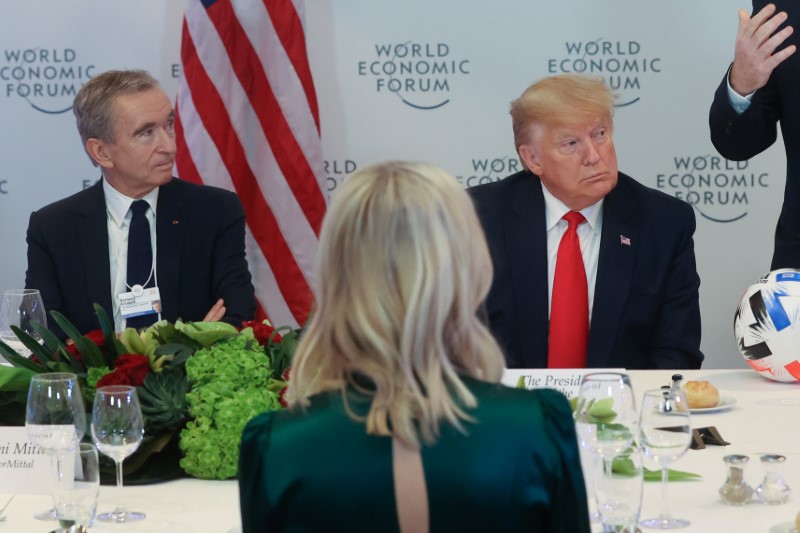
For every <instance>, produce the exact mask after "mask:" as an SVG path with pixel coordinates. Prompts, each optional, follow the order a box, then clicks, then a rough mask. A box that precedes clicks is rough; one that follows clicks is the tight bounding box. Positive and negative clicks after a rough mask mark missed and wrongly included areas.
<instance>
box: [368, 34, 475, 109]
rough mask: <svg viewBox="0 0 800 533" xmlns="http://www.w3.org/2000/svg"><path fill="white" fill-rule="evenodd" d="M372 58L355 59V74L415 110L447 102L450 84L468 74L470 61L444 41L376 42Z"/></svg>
mask: <svg viewBox="0 0 800 533" xmlns="http://www.w3.org/2000/svg"><path fill="white" fill-rule="evenodd" d="M374 48H375V49H374V54H375V55H374V57H372V58H371V59H369V60H363V61H359V62H358V75H359V76H363V77H365V78H372V79H373V80H374V81H375V91H376V92H377V93H379V94H392V95H395V96H396V97H397V98H399V99H400V101H401V102H403V103H404V104H406V105H407V106H409V107H413V108H414V109H422V110H431V109H438V108H440V107H443V106H445V105H447V104H448V103H449V102H450V95H451V91H452V89H453V86H454V85H455V84H456V83H457V80H458V79H459V78H462V77H464V76H468V75H469V74H470V61H469V59H465V58H463V57H460V56H457V55H456V54H454V53H453V51H452V50H451V48H450V45H449V44H447V43H441V42H438V43H431V42H416V41H406V42H403V43H376V44H375V45H374Z"/></svg>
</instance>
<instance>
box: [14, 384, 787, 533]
mask: <svg viewBox="0 0 800 533" xmlns="http://www.w3.org/2000/svg"><path fill="white" fill-rule="evenodd" d="M630 374H631V378H632V382H633V387H634V392H635V393H636V396H637V398H639V399H640V398H641V396H642V394H643V392H644V391H645V390H646V389H650V388H657V387H659V386H660V385H666V384H667V383H668V382H669V379H670V376H671V375H672V374H673V372H671V371H635V372H631V373H630ZM683 374H684V375H685V376H686V378H687V379H704V380H710V381H711V382H712V383H714V384H715V385H716V386H717V387H718V388H719V389H720V393H721V395H722V396H728V397H731V398H734V399H735V400H736V404H735V405H734V406H733V407H732V408H731V409H728V410H725V411H720V412H716V413H706V414H702V415H696V416H694V417H693V420H692V425H693V426H694V427H704V426H716V427H717V429H718V430H719V431H720V433H721V434H722V436H723V437H724V438H725V439H726V440H727V441H728V442H730V443H731V445H730V446H727V447H715V446H710V447H707V448H706V449H704V450H689V451H688V452H687V453H686V455H685V456H684V457H683V458H681V459H680V460H678V461H677V462H676V463H675V468H677V469H680V470H688V471H691V472H696V473H698V474H701V475H702V476H703V479H702V480H701V481H693V482H686V481H684V482H676V483H672V484H671V485H670V488H669V503H670V508H671V509H672V511H673V513H674V514H675V515H680V517H682V518H686V519H688V520H690V521H691V523H692V524H691V526H690V527H689V528H688V529H684V530H683V531H687V532H704V533H754V532H769V531H770V529H771V528H772V527H773V526H775V525H777V524H781V523H785V522H789V521H794V517H795V515H796V514H797V512H798V511H800V430H798V427H797V426H798V425H800V385H794V384H781V383H774V382H770V381H767V380H765V379H763V378H761V377H760V376H758V375H757V374H755V373H754V372H751V371H750V370H707V371H706V370H696V371H687V372H683ZM733 453H737V454H746V455H749V456H750V458H751V459H750V464H749V465H748V467H747V471H746V473H745V476H746V479H747V480H748V482H750V483H751V484H752V485H753V487H754V488H755V486H756V485H757V484H758V483H759V482H760V480H761V477H762V475H763V472H762V470H761V465H760V463H759V460H758V456H759V454H762V453H779V454H782V455H785V456H786V458H787V460H786V463H785V464H784V468H783V474H784V477H785V479H786V481H787V483H788V484H789V486H790V487H791V488H792V489H793V490H794V492H793V495H792V497H791V498H790V500H789V502H788V503H786V504H784V505H778V506H766V505H760V504H751V505H747V506H744V507H731V506H728V505H724V504H723V503H721V501H720V499H719V496H718V494H717V490H718V489H719V487H720V486H721V485H722V483H723V482H724V480H725V467H724V464H723V462H722V457H723V456H724V455H727V454H733ZM660 488H661V487H660V483H655V482H648V483H645V493H644V503H643V508H642V516H647V517H650V516H655V515H656V514H658V512H659V511H660V509H661V490H660ZM125 496H126V503H127V506H128V508H129V509H133V510H137V511H144V512H146V513H147V515H148V517H147V519H146V520H145V521H143V522H139V523H136V524H129V525H125V526H112V525H107V524H98V525H96V526H95V527H93V528H92V531H96V532H97V533H102V532H110V531H121V530H126V531H143V532H170V533H179V532H222V533H226V532H230V531H238V528H239V525H240V522H241V521H240V519H239V495H238V487H237V485H236V482H235V481H201V480H196V479H184V480H179V481H172V482H168V483H161V484H158V485H149V486H141V487H126V488H125ZM6 497H7V496H6V495H0V504H2V503H3V502H4V501H5V499H4V498H6ZM115 498H116V492H115V490H114V487H102V488H101V489H100V501H99V504H98V511H100V512H102V511H107V510H110V509H112V508H113V507H114V504H115V502H116V499H115ZM49 504H50V500H49V498H47V497H45V496H22V495H18V496H17V497H16V498H15V499H14V501H13V502H12V503H11V505H10V506H9V508H8V509H7V510H6V513H5V514H6V516H7V517H8V518H7V520H6V521H5V522H0V533H4V532H12V531H13V532H15V533H16V532H43V533H44V532H47V531H50V530H52V529H55V523H53V522H40V521H38V520H34V519H33V517H32V516H33V513H34V512H35V511H40V510H43V509H45V508H47V506H48V505H49ZM597 530H598V531H599V528H597ZM498 531H502V525H500V524H499V525H498ZM565 533H569V532H565Z"/></svg>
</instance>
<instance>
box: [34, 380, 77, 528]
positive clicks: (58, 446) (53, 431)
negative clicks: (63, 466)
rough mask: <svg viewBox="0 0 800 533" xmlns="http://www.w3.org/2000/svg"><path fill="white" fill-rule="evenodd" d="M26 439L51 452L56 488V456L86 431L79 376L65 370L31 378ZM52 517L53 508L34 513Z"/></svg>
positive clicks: (75, 444) (53, 484)
mask: <svg viewBox="0 0 800 533" xmlns="http://www.w3.org/2000/svg"><path fill="white" fill-rule="evenodd" d="M25 427H26V429H27V432H28V440H30V441H31V442H32V443H33V444H35V445H37V446H38V447H39V448H41V449H42V450H44V451H45V453H47V454H48V455H49V456H50V462H51V481H52V488H53V490H55V487H56V482H57V476H58V460H59V456H63V455H66V454H68V453H69V452H70V451H72V450H74V449H75V448H76V447H77V445H78V443H79V442H80V440H81V439H82V438H83V435H84V433H85V432H86V411H85V409H84V406H83V398H82V397H81V391H80V387H79V385H78V377H77V376H76V375H75V374H69V373H66V372H52V373H45V374H37V375H35V376H33V377H32V378H31V383H30V386H29V388H28V403H27V405H26V408H25ZM35 517H36V518H38V519H39V520H55V519H56V512H55V509H50V510H49V511H45V512H42V513H38V514H36V515H35Z"/></svg>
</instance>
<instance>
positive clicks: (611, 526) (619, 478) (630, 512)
mask: <svg viewBox="0 0 800 533" xmlns="http://www.w3.org/2000/svg"><path fill="white" fill-rule="evenodd" d="M612 465H613V471H612V472H610V473H609V474H608V475H603V476H601V477H600V478H599V479H598V480H597V483H596V485H595V490H594V496H595V501H596V503H597V511H598V514H599V519H600V523H601V524H602V525H603V531H616V532H623V531H624V532H627V533H633V532H634V531H636V530H637V529H636V525H637V524H638V522H639V511H640V510H641V507H642V486H643V483H644V469H643V468H642V454H641V451H640V450H639V448H638V447H637V446H636V444H633V445H632V446H631V447H630V448H628V449H627V450H625V451H624V452H622V453H621V454H619V455H617V456H616V457H614V459H613V460H612Z"/></svg>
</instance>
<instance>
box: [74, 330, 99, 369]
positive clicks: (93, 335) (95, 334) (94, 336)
mask: <svg viewBox="0 0 800 533" xmlns="http://www.w3.org/2000/svg"><path fill="white" fill-rule="evenodd" d="M84 337H86V338H87V339H89V340H90V341H92V342H93V343H94V344H95V346H97V347H98V348H100V349H101V350H102V349H103V348H105V346H106V337H105V335H103V330H102V329H93V330H92V331H90V332H89V333H86V334H84ZM67 351H68V352H69V353H70V355H72V357H74V358H75V359H77V360H78V361H81V360H82V359H81V354H80V353H79V352H78V347H77V346H75V344H74V343H73V342H72V341H71V340H70V341H68V342H67Z"/></svg>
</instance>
